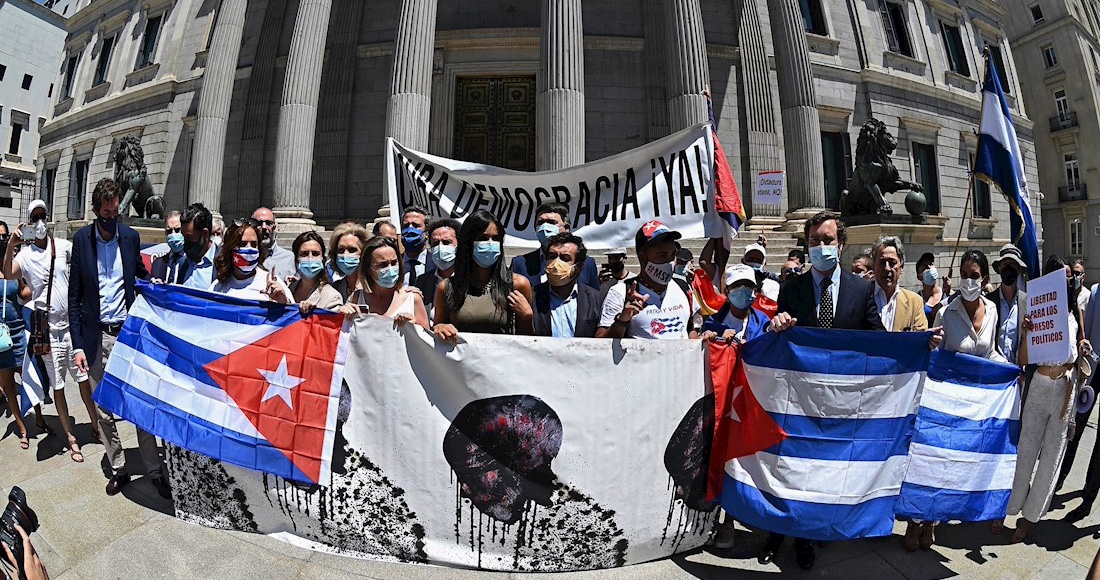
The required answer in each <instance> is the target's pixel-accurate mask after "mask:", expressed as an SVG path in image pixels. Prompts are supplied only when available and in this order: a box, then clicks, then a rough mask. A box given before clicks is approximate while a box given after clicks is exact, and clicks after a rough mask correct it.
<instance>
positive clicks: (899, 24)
mask: <svg viewBox="0 0 1100 580" xmlns="http://www.w3.org/2000/svg"><path fill="white" fill-rule="evenodd" d="M878 8H879V13H880V14H881V16H882V28H883V29H884V30H885V32H886V46H887V47H888V48H889V49H890V51H891V52H896V53H898V54H904V55H905V56H909V57H911V56H913V44H912V43H911V42H910V41H909V26H908V24H907V22H908V20H907V19H906V18H905V5H903V4H898V3H896V2H890V1H888V0H879V4H878Z"/></svg>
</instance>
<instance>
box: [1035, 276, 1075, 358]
mask: <svg viewBox="0 0 1100 580" xmlns="http://www.w3.org/2000/svg"><path fill="white" fill-rule="evenodd" d="M1068 298H1069V291H1068V288H1067V287H1066V273H1065V272H1064V271H1063V270H1058V271H1056V272H1051V273H1050V274H1047V275H1046V276H1042V277H1040V278H1036V279H1034V280H1028V282H1027V315H1028V317H1030V318H1031V325H1032V326H1031V331H1030V332H1028V333H1027V344H1026V346H1027V360H1028V362H1029V363H1032V364H1047V363H1054V364H1062V363H1064V362H1066V360H1068V359H1069V356H1070V350H1071V348H1072V346H1073V344H1072V342H1071V341H1073V340H1076V337H1074V336H1072V335H1070V333H1069V308H1068V306H1067V305H1068V304H1069V300H1068Z"/></svg>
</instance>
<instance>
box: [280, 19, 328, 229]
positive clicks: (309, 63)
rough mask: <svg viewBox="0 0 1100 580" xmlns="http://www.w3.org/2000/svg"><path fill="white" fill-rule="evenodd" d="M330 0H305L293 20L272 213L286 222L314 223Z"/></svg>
mask: <svg viewBox="0 0 1100 580" xmlns="http://www.w3.org/2000/svg"><path fill="white" fill-rule="evenodd" d="M331 10H332V0H302V1H301V4H299V5H298V16H297V18H296V19H295V20H294V35H293V36H292V37H291V41H290V54H289V55H288V57H287V63H286V78H285V79H284V81H283V99H282V106H281V107H280V108H279V137H278V141H277V142H276V143H277V146H276V150H275V183H274V190H275V195H274V197H273V199H272V205H273V206H274V207H272V208H271V211H272V212H273V213H274V214H275V215H276V216H277V217H278V218H280V219H281V220H282V221H295V220H302V221H304V222H306V223H308V224H312V223H313V220H312V218H313V212H312V211H310V209H309V196H310V188H311V186H312V184H313V142H314V138H315V136H316V134H317V100H318V98H319V97H320V93H321V69H322V67H323V65H324V62H325V42H326V41H327V39H328V28H329V26H328V24H329V22H328V17H329V12H330V11H331Z"/></svg>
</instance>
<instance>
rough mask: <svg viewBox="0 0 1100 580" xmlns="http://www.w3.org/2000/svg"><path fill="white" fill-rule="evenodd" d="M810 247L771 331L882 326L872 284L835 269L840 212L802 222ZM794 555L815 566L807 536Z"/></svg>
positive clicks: (765, 554)
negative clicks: (802, 270)
mask: <svg viewBox="0 0 1100 580" xmlns="http://www.w3.org/2000/svg"><path fill="white" fill-rule="evenodd" d="M802 231H803V233H804V234H805V235H806V242H807V245H808V246H809V251H810V264H811V265H812V266H813V267H812V268H810V271H809V272H805V273H803V274H800V275H799V276H798V277H797V278H795V279H794V280H790V281H788V282H787V284H786V285H785V286H783V289H782V290H780V291H779V313H778V314H776V315H775V318H773V319H772V327H771V329H772V331H775V332H778V331H782V330H786V329H788V328H791V327H793V326H795V325H798V326H812V327H818V328H842V329H848V330H883V331H885V330H886V328H885V327H884V326H883V325H882V319H881V318H880V317H879V314H878V304H877V303H876V302H875V286H874V283H873V282H871V281H869V280H863V279H861V278H857V277H856V276H855V275H853V274H852V273H851V272H848V271H847V270H845V269H844V268H840V267H839V265H840V254H841V252H843V251H844V245H845V244H846V243H847V242H848V229H847V228H846V227H845V226H844V222H842V221H840V216H839V215H837V214H835V213H832V212H827V211H823V212H819V213H817V214H815V215H814V216H813V217H811V218H810V219H808V220H806V223H805V224H804V225H803V226H802ZM783 538H784V536H783V535H782V534H776V533H772V534H771V535H769V536H768V541H767V542H765V543H764V548H763V549H761V550H760V554H759V555H758V556H757V559H758V560H759V561H760V563H761V564H767V563H768V562H771V561H772V560H773V559H774V558H775V554H776V552H778V551H779V547H780V545H781V544H782V543H783ZM794 550H795V554H796V556H797V558H798V565H799V566H800V567H801V568H802V569H803V570H809V569H811V568H813V567H814V559H815V557H814V547H813V544H811V543H810V541H809V540H804V539H801V538H799V539H795V542H794Z"/></svg>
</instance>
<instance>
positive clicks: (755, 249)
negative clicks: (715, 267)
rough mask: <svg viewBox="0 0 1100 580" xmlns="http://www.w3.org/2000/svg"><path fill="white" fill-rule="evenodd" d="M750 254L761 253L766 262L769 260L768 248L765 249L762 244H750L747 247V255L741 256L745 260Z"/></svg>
mask: <svg viewBox="0 0 1100 580" xmlns="http://www.w3.org/2000/svg"><path fill="white" fill-rule="evenodd" d="M749 252H760V255H761V256H764V259H765V260H766V259H768V250H767V248H765V247H764V246H761V245H760V244H755V243H754V244H749V245H747V246H745V253H744V254H741V257H742V258H743V257H745V256H747V255H749Z"/></svg>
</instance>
